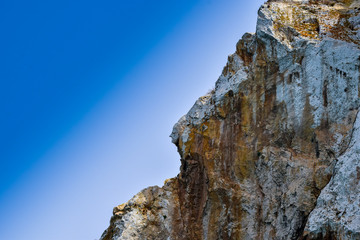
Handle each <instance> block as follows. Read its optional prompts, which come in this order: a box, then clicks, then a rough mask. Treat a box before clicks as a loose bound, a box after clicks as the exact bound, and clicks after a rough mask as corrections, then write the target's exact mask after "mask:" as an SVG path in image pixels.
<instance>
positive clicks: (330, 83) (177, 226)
mask: <svg viewBox="0 0 360 240" xmlns="http://www.w3.org/2000/svg"><path fill="white" fill-rule="evenodd" d="M359 6H360V4H359V3H358V1H351V0H343V1H335V0H333V1H331V0H328V1H325V0H324V1H295V0H293V1H285V0H282V1H268V2H267V3H265V4H264V5H263V6H262V7H261V8H260V10H259V15H258V23H257V29H256V33H255V34H250V33H246V34H245V35H244V36H243V37H242V39H241V40H240V41H239V42H238V43H237V45H236V52H235V53H234V54H233V55H231V56H229V58H228V63H227V65H226V66H225V68H224V70H223V72H222V74H221V76H220V77H219V79H218V81H217V82H216V86H215V89H214V90H213V91H212V92H211V93H209V94H208V95H206V96H203V97H200V98H199V99H198V100H197V101H196V103H195V105H194V106H193V107H192V108H191V109H190V111H189V112H188V113H187V114H186V115H185V116H184V117H182V118H181V119H180V120H179V122H178V123H177V124H175V126H174V129H173V132H172V134H171V138H172V141H173V143H174V144H176V146H177V147H178V151H179V154H180V157H181V167H180V173H179V175H178V176H177V177H176V178H173V179H170V180H167V181H166V182H165V184H164V186H163V187H162V188H159V187H150V188H147V189H145V190H143V191H141V192H140V193H139V194H137V195H136V196H134V197H133V198H132V199H131V200H130V201H129V202H127V203H125V204H122V205H120V206H118V207H116V208H115V209H114V215H113V217H112V219H111V221H110V226H109V228H108V229H107V230H106V231H105V232H104V233H103V235H102V238H101V239H103V240H110V239H112V240H115V239H360V192H359V191H360V190H359V189H360V183H359V181H360V117H359V116H358V109H359V103H360V102H359V94H360V86H359V80H360V74H359V73H360V49H359V43H360V16H359V10H358V7H359Z"/></svg>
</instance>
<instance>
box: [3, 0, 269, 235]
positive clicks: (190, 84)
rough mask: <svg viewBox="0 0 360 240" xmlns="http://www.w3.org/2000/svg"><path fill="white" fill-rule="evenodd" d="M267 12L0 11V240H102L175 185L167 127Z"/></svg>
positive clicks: (71, 4)
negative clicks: (116, 219) (144, 200)
mask: <svg viewBox="0 0 360 240" xmlns="http://www.w3.org/2000/svg"><path fill="white" fill-rule="evenodd" d="M263 2H264V1H262V0H261V1H259V0H256V1H239V0H237V1H236V0H227V1H220V0H198V1H190V0H182V1H175V0H167V1H165V0H158V1H145V0H132V1H130V0H121V1H115V0H113V1H111V0H110V1H101V2H100V1H92V0H90V1H83V0H78V1H67V0H62V1H57V0H55V1H45V0H34V1H31V2H29V1H23V0H22V1H20V0H14V1H3V2H1V3H0V27H1V31H2V36H3V37H2V38H1V39H0V43H1V45H0V46H1V47H0V55H1V56H2V57H1V58H0V79H1V83H2V87H1V88H0V97H1V99H0V100H1V101H0V107H1V112H2V117H1V118H0V123H1V124H0V144H1V145H0V146H1V147H0V150H1V158H0V160H1V161H0V164H1V166H0V211H1V213H2V214H1V215H0V239H14V240H25V239H26V240H29V239H30V240H32V239H34V240H45V239H46V240H48V239H51V240H64V239H66V240H72V239H74V240H82V239H84V240H86V239H90V240H94V239H99V238H100V235H101V233H102V231H103V230H105V228H106V227H107V226H108V223H109V220H110V216H111V214H112V208H113V207H114V206H116V205H118V204H121V203H123V202H126V201H127V200H129V199H130V198H131V197H132V196H133V195H134V194H136V193H137V192H139V191H140V190H141V189H143V188H145V187H147V186H151V185H159V186H161V185H162V184H163V181H164V180H165V179H166V178H170V177H174V176H176V175H177V173H178V171H179V165H180V161H179V156H178V154H177V152H176V148H175V146H173V145H172V144H171V141H170V138H169V134H170V133H171V130H172V126H173V125H174V124H175V123H176V121H177V120H178V119H179V118H180V117H181V116H182V115H184V114H185V113H186V112H187V111H188V110H189V109H190V108H191V106H192V105H193V103H194V102H195V100H196V99H197V98H198V97H200V96H201V95H204V94H205V93H206V92H207V91H208V90H209V89H211V88H212V87H213V86H214V84H215V81H216V80H217V78H218V76H219V75H220V73H221V71H222V68H223V67H224V65H225V64H226V60H227V55H229V54H231V53H233V52H234V51H235V44H236V42H237V41H238V39H240V38H241V36H242V34H244V33H245V32H254V31H255V23H256V15H257V9H258V8H259V6H260V4H262V3H263Z"/></svg>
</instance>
